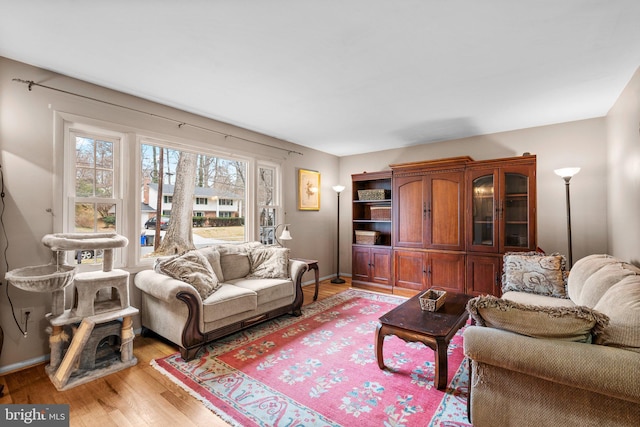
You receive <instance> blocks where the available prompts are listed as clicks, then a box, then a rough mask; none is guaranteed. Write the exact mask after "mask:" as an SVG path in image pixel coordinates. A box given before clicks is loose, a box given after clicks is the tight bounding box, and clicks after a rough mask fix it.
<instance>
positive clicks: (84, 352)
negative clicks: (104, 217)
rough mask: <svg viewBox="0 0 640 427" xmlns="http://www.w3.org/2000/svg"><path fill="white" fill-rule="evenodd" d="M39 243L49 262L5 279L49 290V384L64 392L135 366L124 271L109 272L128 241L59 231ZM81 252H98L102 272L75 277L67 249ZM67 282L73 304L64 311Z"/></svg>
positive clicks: (24, 286)
mask: <svg viewBox="0 0 640 427" xmlns="http://www.w3.org/2000/svg"><path fill="white" fill-rule="evenodd" d="M42 243H43V244H44V245H45V246H47V247H48V248H50V249H51V250H52V251H53V260H52V263H51V264H48V265H42V266H34V267H25V268H20V269H16V270H12V271H10V272H8V273H7V274H6V279H7V281H9V282H10V283H11V284H13V285H14V286H16V287H18V288H20V289H23V290H26V291H30V292H52V304H51V305H52V307H51V313H49V314H47V319H48V320H49V323H50V324H51V327H52V328H51V335H50V337H49V345H50V347H51V359H50V361H49V365H47V367H46V371H47V374H48V375H49V378H50V379H51V382H52V383H53V384H54V385H55V386H56V388H57V389H58V390H66V389H68V388H71V387H74V386H76V385H79V384H83V383H86V382H89V381H92V380H94V379H96V378H100V377H102V376H105V375H108V374H111V373H113V372H117V371H119V370H122V369H125V368H128V367H130V366H133V365H135V364H136V363H137V362H138V361H137V359H136V358H135V357H134V356H133V338H134V333H133V320H132V316H134V315H136V314H138V309H137V308H135V307H131V306H130V305H129V273H128V272H126V271H124V270H119V269H114V268H113V250H114V249H116V248H122V247H125V246H127V244H128V240H127V239H126V238H125V237H124V236H120V235H119V234H117V233H61V234H47V235H46V236H44V237H43V238H42ZM85 249H93V250H94V251H97V250H103V252H104V255H103V263H102V271H93V272H87V273H78V274H75V272H76V268H75V267H73V266H71V265H68V264H66V261H65V259H66V257H65V252H66V251H78V250H85ZM74 276H75V277H74ZM71 283H74V284H75V292H74V296H75V298H74V303H73V305H72V307H71V308H70V309H65V290H64V289H65V288H66V287H67V286H69V285H70V284H71ZM104 291H107V292H106V293H107V294H109V296H108V297H107V298H104V294H105V292H104ZM118 341H119V349H118Z"/></svg>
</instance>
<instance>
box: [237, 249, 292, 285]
mask: <svg viewBox="0 0 640 427" xmlns="http://www.w3.org/2000/svg"><path fill="white" fill-rule="evenodd" d="M249 261H250V262H251V272H250V273H249V275H248V276H247V277H248V278H257V279H287V278H288V277H289V249H288V248H277V247H265V248H253V249H251V251H250V252H249Z"/></svg>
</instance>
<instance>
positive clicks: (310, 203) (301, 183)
mask: <svg viewBox="0 0 640 427" xmlns="http://www.w3.org/2000/svg"><path fill="white" fill-rule="evenodd" d="M298 210H301V211H319V210H320V172H317V171H311V170H307V169H298Z"/></svg>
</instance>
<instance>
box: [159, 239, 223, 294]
mask: <svg viewBox="0 0 640 427" xmlns="http://www.w3.org/2000/svg"><path fill="white" fill-rule="evenodd" d="M156 268H157V270H156V271H158V270H159V271H160V273H163V274H166V275H167V276H169V277H172V278H174V279H177V280H181V281H183V282H185V283H188V284H190V285H191V286H193V287H194V288H195V289H196V291H198V293H199V294H200V297H201V298H202V299H203V300H204V299H206V298H207V297H209V296H210V295H211V294H212V293H214V292H215V291H217V290H218V289H219V288H220V286H221V284H220V282H219V281H218V278H217V277H216V274H215V273H214V272H213V268H212V267H211V264H209V261H207V258H206V257H205V256H204V255H203V254H202V253H200V252H198V251H189V252H185V253H184V254H182V255H179V256H175V257H170V258H167V259H163V260H160V261H158V262H157V263H156Z"/></svg>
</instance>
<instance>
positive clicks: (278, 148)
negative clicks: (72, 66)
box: [12, 79, 304, 156]
mask: <svg viewBox="0 0 640 427" xmlns="http://www.w3.org/2000/svg"><path fill="white" fill-rule="evenodd" d="M12 81H14V82H18V83H23V84H26V85H28V88H29V92H31V90H32V88H33V86H40V87H43V88H45V89H49V90H54V91H56V92H60V93H64V94H67V95H73V96H77V97H79V98H84V99H88V100H90V101H95V102H100V103H102V104H107V105H111V106H113V107H118V108H124V109H125V110H129V111H135V112H136V113H141V114H146V115H149V116H152V117H157V118H160V119H163V120H168V121H170V122H174V123H177V124H178V128H182V127H183V126H190V127H192V128H195V129H200V130H203V131H206V132H211V133H215V134H218V135H222V136H224V137H225V138H226V137H229V136H230V137H233V138H237V139H241V140H243V141H247V142H250V143H252V144H257V145H262V146H264V147H269V148H274V149H276V150H281V151H286V152H287V154H299V155H300V156H303V155H304V154H302V153H301V152H299V151H294V150H289V149H287V148H282V147H276V146H275V145H270V144H265V143H264V142H258V141H253V140H251V139H247V138H242V137H240V136H235V135H229V134H227V133H224V132H220V131H217V130H214V129H209V128H206V127H204V126H198V125H194V124H191V123H187V122H183V121H180V120H176V119H172V118H171V117H166V116H162V115H160V114H154V113H149V112H148V111H143V110H138V109H136V108H132V107H127V106H126V105H120V104H116V103H114V102H109V101H104V100H102V99H97V98H93V97H90V96H87V95H81V94H79V93H74V92H69V91H67V90H64V89H58V88H55V87H51V86H47V85H43V84H40V83H36V82H34V81H33V80H23V79H13V80H12Z"/></svg>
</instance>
